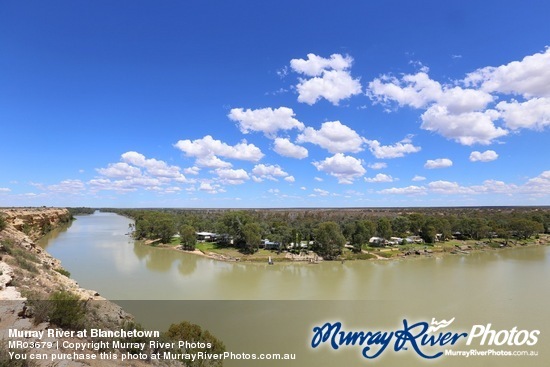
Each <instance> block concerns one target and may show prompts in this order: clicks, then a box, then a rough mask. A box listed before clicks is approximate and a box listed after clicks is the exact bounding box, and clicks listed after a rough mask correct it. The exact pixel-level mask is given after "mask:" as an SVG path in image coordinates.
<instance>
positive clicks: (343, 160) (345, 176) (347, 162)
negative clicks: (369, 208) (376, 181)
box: [313, 153, 367, 184]
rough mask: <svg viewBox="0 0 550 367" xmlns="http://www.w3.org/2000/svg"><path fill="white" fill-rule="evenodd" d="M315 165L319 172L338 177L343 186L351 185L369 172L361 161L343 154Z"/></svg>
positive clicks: (314, 163)
mask: <svg viewBox="0 0 550 367" xmlns="http://www.w3.org/2000/svg"><path fill="white" fill-rule="evenodd" d="M313 165H314V166H315V167H316V168H317V170H319V171H323V172H325V173H327V174H329V175H331V176H334V177H336V178H337V179H338V182H339V183H343V184H351V183H353V180H355V179H356V178H358V177H361V176H363V175H364V174H365V172H367V171H366V170H365V168H364V167H363V166H362V164H361V161H360V160H359V159H357V158H354V157H351V156H346V155H344V154H342V153H337V154H335V155H334V156H332V157H328V158H326V159H325V160H324V161H322V162H313Z"/></svg>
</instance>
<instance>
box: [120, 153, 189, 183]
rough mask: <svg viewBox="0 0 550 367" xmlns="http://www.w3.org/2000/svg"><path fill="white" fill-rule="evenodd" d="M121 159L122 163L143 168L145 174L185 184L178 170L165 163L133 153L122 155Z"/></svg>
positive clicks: (183, 177)
mask: <svg viewBox="0 0 550 367" xmlns="http://www.w3.org/2000/svg"><path fill="white" fill-rule="evenodd" d="M121 159H122V161H123V162H124V163H129V164H133V165H134V166H138V167H143V168H145V169H146V170H147V173H149V174H150V175H151V176H153V177H164V178H170V179H178V180H180V181H181V182H185V176H183V174H182V173H181V172H180V168H179V167H177V166H170V165H168V164H166V162H163V161H159V160H156V159H154V158H150V159H147V158H145V156H144V155H143V154H140V153H138V152H133V151H132V152H126V153H124V154H122V156H121Z"/></svg>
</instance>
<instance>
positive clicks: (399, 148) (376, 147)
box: [366, 138, 422, 159]
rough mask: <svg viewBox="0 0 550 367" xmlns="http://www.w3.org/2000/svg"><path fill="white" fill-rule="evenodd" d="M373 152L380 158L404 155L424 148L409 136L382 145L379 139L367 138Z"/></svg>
mask: <svg viewBox="0 0 550 367" xmlns="http://www.w3.org/2000/svg"><path fill="white" fill-rule="evenodd" d="M366 143H367V145H368V146H369V150H370V151H371V153H372V154H373V155H374V156H375V157H376V158H378V159H389V158H399V157H404V156H405V154H410V153H417V152H419V151H420V150H421V149H422V148H420V147H416V146H414V145H413V144H412V143H411V142H410V139H409V138H405V139H403V140H401V141H400V142H397V143H395V144H394V145H381V144H380V142H379V141H378V140H366Z"/></svg>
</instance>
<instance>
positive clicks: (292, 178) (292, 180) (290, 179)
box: [284, 176, 296, 183]
mask: <svg viewBox="0 0 550 367" xmlns="http://www.w3.org/2000/svg"><path fill="white" fill-rule="evenodd" d="M284 180H285V181H286V182H290V183H292V182H296V179H295V178H294V176H287V177H285V178H284Z"/></svg>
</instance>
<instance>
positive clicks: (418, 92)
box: [367, 72, 442, 108]
mask: <svg viewBox="0 0 550 367" xmlns="http://www.w3.org/2000/svg"><path fill="white" fill-rule="evenodd" d="M441 94H442V89H441V84H439V83H438V82H436V81H434V80H432V79H430V77H429V76H428V74H427V73H425V72H420V73H417V74H414V75H411V74H408V75H405V76H403V78H402V79H401V80H399V79H397V78H395V77H392V76H388V75H383V76H381V77H380V78H375V79H374V80H373V81H372V82H370V83H369V85H368V90H367V95H368V96H369V97H370V98H371V99H372V100H373V101H374V102H375V103H384V104H386V103H390V102H392V101H395V102H397V103H398V104H399V105H400V106H411V107H414V108H421V107H425V106H426V105H427V104H429V103H431V102H434V101H436V100H437V99H438V98H439V97H440V96H441Z"/></svg>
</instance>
